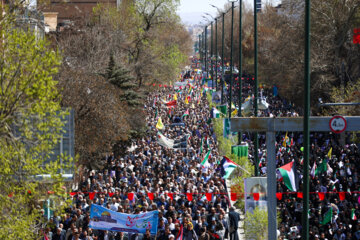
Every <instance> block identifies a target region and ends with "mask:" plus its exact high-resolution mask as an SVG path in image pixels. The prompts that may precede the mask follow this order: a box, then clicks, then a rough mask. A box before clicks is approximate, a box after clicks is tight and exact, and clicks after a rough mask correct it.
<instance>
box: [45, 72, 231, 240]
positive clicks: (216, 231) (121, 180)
mask: <svg viewBox="0 0 360 240" xmlns="http://www.w3.org/2000/svg"><path fill="white" fill-rule="evenodd" d="M200 78H201V77H200V76H198V75H197V74H196V73H194V72H193V73H192V74H191V78H189V79H187V80H186V79H185V81H186V82H187V83H188V84H185V86H183V87H179V88H171V89H170V88H163V87H161V88H159V90H158V91H155V92H153V93H151V94H149V95H148V96H147V99H146V102H145V105H144V109H145V111H146V112H147V118H146V121H147V124H148V126H147V127H148V131H147V135H146V137H144V138H143V139H138V140H136V141H135V142H134V143H133V146H132V147H131V148H130V149H129V151H128V153H127V154H126V155H123V156H115V155H114V154H109V155H108V156H106V158H105V159H104V163H103V168H102V169H101V170H95V169H86V170H85V171H84V172H82V176H81V181H80V183H79V186H78V189H74V192H75V194H73V196H71V197H72V201H73V205H72V206H71V208H69V209H67V212H66V214H65V215H63V216H55V217H53V218H52V219H51V223H50V224H49V225H48V226H49V227H48V228H47V229H46V234H47V236H48V238H49V239H51V240H73V239H81V240H91V239H93V240H113V239H114V240H118V239H129V240H138V239H155V238H156V239H160V240H173V239H185V240H197V239H202V240H215V239H220V240H221V239H224V238H229V237H230V235H231V236H232V239H235V240H236V239H237V231H236V230H237V224H238V223H237V221H238V220H236V219H237V217H238V215H237V214H235V213H233V214H230V215H232V216H233V217H230V218H229V212H232V211H233V210H234V209H233V208H231V207H230V201H229V198H228V195H227V187H226V183H225V182H224V180H223V179H222V178H221V175H220V172H219V170H217V169H218V167H217V164H218V162H217V160H219V157H220V156H219V155H218V151H217V142H216V138H215V135H214V130H213V126H212V123H211V121H210V120H209V119H210V114H209V106H208V103H207V101H206V89H205V88H203V87H202V86H201V81H200ZM182 80H183V81H184V79H182ZM174 99H177V101H176V105H175V106H171V107H168V106H167V104H166V103H167V102H169V101H174ZM185 113H187V115H184V114H185ZM159 118H161V121H162V125H163V129H159V128H157V127H156V126H157V123H158V121H159ZM159 134H161V135H160V136H163V137H166V138H167V139H171V140H173V141H174V143H175V144H174V145H173V146H171V147H166V146H164V145H163V144H161V143H159ZM204 140H205V141H204ZM202 142H203V143H204V142H206V144H202ZM200 149H201V150H200ZM209 152H211V154H210V156H209V160H208V161H209V167H207V168H204V167H202V166H201V165H200V163H201V161H202V160H203V158H204V157H205V155H206V154H207V153H209ZM90 193H95V195H94V194H93V195H91V196H90ZM128 193H134V197H133V198H132V199H129V198H128ZM148 193H152V194H153V198H152V197H151V198H150V197H149V195H148ZM169 193H170V194H169ZM189 193H191V196H192V199H191V198H189ZM206 193H212V199H207V197H205V195H206ZM91 204H97V205H101V206H103V207H105V208H108V209H110V210H112V211H116V212H121V213H128V214H139V213H144V212H148V211H153V210H158V211H159V224H158V232H157V234H156V235H151V234H150V232H149V231H147V233H146V234H135V233H122V232H110V231H102V230H94V229H91V228H89V222H90V206H91ZM234 219H235V220H234ZM230 223H231V224H230ZM230 225H232V226H233V227H232V228H231V229H235V230H232V232H229V229H230ZM234 226H235V227H234ZM180 229H182V231H180ZM180 232H182V234H181V233H180ZM235 235H236V236H235ZM181 236H182V237H181Z"/></svg>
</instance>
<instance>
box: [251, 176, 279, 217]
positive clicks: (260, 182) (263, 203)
mask: <svg viewBox="0 0 360 240" xmlns="http://www.w3.org/2000/svg"><path fill="white" fill-rule="evenodd" d="M244 187H245V212H247V211H250V212H251V213H252V212H253V210H254V209H255V208H256V207H260V208H261V209H263V210H267V178H266V177H250V178H245V179H244ZM254 194H258V197H259V199H257V200H255V197H254V196H253V195H254ZM275 215H276V214H275Z"/></svg>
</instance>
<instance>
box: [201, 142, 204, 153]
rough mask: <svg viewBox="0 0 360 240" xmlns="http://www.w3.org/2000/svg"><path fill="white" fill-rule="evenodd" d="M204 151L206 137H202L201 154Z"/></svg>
mask: <svg viewBox="0 0 360 240" xmlns="http://www.w3.org/2000/svg"><path fill="white" fill-rule="evenodd" d="M203 151H204V138H201V144H200V154H202V153H203Z"/></svg>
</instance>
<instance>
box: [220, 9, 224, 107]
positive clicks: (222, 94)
mask: <svg viewBox="0 0 360 240" xmlns="http://www.w3.org/2000/svg"><path fill="white" fill-rule="evenodd" d="M222 19H223V20H222V34H221V104H224V44H225V13H222Z"/></svg>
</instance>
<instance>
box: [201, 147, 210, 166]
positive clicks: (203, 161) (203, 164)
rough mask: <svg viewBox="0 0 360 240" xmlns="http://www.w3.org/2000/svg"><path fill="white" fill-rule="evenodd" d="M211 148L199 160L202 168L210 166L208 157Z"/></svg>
mask: <svg viewBox="0 0 360 240" xmlns="http://www.w3.org/2000/svg"><path fill="white" fill-rule="evenodd" d="M210 154H211V150H210V151H208V153H207V154H206V155H205V157H204V159H203V160H202V162H201V167H202V168H208V167H210V163H209V158H210Z"/></svg>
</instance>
